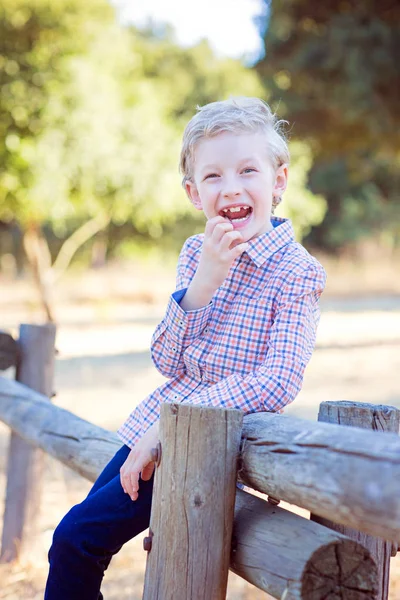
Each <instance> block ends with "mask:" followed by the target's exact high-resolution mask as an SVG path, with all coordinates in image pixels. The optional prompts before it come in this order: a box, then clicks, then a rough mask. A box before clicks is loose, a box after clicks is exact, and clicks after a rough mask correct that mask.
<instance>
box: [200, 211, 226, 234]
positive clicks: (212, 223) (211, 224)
mask: <svg viewBox="0 0 400 600" xmlns="http://www.w3.org/2000/svg"><path fill="white" fill-rule="evenodd" d="M221 223H229V224H230V222H229V221H228V220H227V219H225V218H224V217H221V215H218V216H216V217H213V218H212V219H209V220H208V221H207V223H206V227H205V230H204V234H205V236H206V237H210V236H211V235H212V233H213V231H214V229H215V227H216V226H217V225H218V224H221Z"/></svg>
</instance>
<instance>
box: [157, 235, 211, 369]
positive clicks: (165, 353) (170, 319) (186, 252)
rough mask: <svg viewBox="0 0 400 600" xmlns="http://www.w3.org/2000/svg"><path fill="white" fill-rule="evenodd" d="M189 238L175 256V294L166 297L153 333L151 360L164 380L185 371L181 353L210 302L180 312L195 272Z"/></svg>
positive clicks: (203, 319)
mask: <svg viewBox="0 0 400 600" xmlns="http://www.w3.org/2000/svg"><path fill="white" fill-rule="evenodd" d="M192 246H193V238H189V239H188V240H186V242H185V244H184V246H183V248H182V250H181V253H180V255H179V260H178V267H177V276H176V291H175V292H174V293H173V294H172V295H171V296H170V298H169V301H168V305H167V310H166V312H165V316H164V318H163V320H162V321H161V323H159V324H158V326H157V327H156V330H155V331H154V334H153V337H152V341H151V357H152V360H153V363H154V365H155V366H156V368H157V369H158V371H160V373H161V374H162V375H164V376H165V377H175V376H177V375H181V374H182V373H184V371H185V365H184V361H183V353H184V351H185V350H186V348H187V347H188V346H190V345H191V344H192V343H193V342H194V341H195V340H196V339H197V338H198V337H199V336H200V335H201V334H202V333H203V331H204V329H205V327H206V325H207V323H208V321H209V319H210V314H211V307H212V303H211V302H210V303H209V304H208V305H207V306H204V307H202V308H199V309H196V310H190V311H184V310H183V308H182V307H181V306H180V301H181V300H182V298H183V296H184V295H185V293H186V290H187V287H188V286H189V283H190V282H191V280H192V279H193V276H194V274H195V272H196V268H197V264H196V259H195V256H194V254H195V253H194V249H193V247H192Z"/></svg>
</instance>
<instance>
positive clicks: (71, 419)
mask: <svg viewBox="0 0 400 600" xmlns="http://www.w3.org/2000/svg"><path fill="white" fill-rule="evenodd" d="M0 420H1V421H3V422H4V423H6V425H8V426H9V427H11V429H13V430H14V431H16V432H17V433H18V434H19V435H20V436H21V437H23V438H24V439H25V440H26V441H27V442H30V443H31V444H33V445H34V446H37V447H38V448H41V449H42V450H44V451H45V452H47V453H48V454H50V455H51V456H53V457H54V458H56V459H57V460H59V461H60V462H62V463H64V464H65V465H66V466H67V467H70V468H71V469H73V470H74V471H76V472H77V473H79V474H80V475H82V477H85V478H86V479H89V480H90V481H95V480H96V479H97V477H98V476H99V475H100V473H101V471H102V469H103V468H104V467H105V465H106V464H107V463H108V462H109V461H110V460H111V458H112V457H113V456H114V454H115V453H116V452H117V450H118V449H119V448H120V447H121V446H122V442H121V441H120V440H119V439H118V437H117V436H116V434H115V433H112V432H111V431H107V430H106V429H103V428H102V427H98V426H97V425H93V424H92V423H89V422H88V421H85V420H84V419H81V418H80V417H77V416H76V415H74V414H72V413H71V412H69V411H68V410H65V409H63V408H59V407H58V406H54V404H51V403H50V402H49V401H48V398H46V397H45V396H43V395H42V394H39V393H37V392H35V391H34V390H32V389H30V388H28V387H26V386H25V385H22V384H20V383H17V382H16V381H11V380H9V379H5V378H4V377H0Z"/></svg>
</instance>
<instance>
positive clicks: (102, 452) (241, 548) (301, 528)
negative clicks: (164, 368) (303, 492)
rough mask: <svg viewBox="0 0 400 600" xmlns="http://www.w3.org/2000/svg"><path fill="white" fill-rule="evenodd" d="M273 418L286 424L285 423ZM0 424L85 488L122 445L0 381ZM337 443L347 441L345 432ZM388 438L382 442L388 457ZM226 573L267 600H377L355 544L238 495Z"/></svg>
mask: <svg viewBox="0 0 400 600" xmlns="http://www.w3.org/2000/svg"><path fill="white" fill-rule="evenodd" d="M187 408H188V406H187V405H176V412H179V411H183V410H186V409H187ZM196 408H197V410H201V408H200V407H191V409H192V410H196ZM214 410H216V411H217V410H219V409H214ZM221 410H222V409H221ZM260 416H262V417H266V423H267V428H269V429H271V432H273V430H274V427H275V426H274V427H270V423H272V421H271V420H270V419H269V417H270V416H271V415H269V414H263V415H260ZM272 416H273V415H272ZM278 418H279V419H280V420H285V421H286V420H291V418H289V417H281V416H278ZM0 419H1V420H2V421H3V422H5V423H6V424H7V425H9V426H10V427H11V428H12V429H13V430H14V431H16V432H17V433H18V434H19V435H21V437H23V438H24V439H25V440H26V441H28V442H30V443H32V444H33V445H34V446H37V447H40V448H42V449H43V450H45V451H46V452H47V453H49V454H51V455H52V456H53V457H55V458H56V459H58V460H60V461H61V462H62V463H64V464H65V465H67V466H69V467H70V468H72V469H73V470H74V471H76V472H77V473H79V474H80V475H82V476H83V477H85V478H87V479H89V480H91V481H94V480H95V479H96V478H97V476H98V475H99V473H100V472H101V470H102V468H103V467H104V466H105V464H106V463H107V462H108V461H109V460H110V459H111V458H112V457H113V455H114V454H115V452H116V450H117V449H118V448H119V447H120V445H121V442H120V441H119V439H118V438H117V436H116V435H115V434H114V433H112V432H109V431H107V430H105V429H103V428H101V427H98V426H96V425H93V424H91V423H89V422H87V421H85V420H84V419H81V418H79V417H77V416H76V415H74V414H72V413H70V412H69V411H67V410H65V409H62V408H58V407H56V406H54V405H52V404H50V403H49V402H48V399H47V398H46V397H45V396H42V395H41V394H39V393H37V392H34V391H33V390H31V389H30V388H28V387H26V386H24V385H22V384H19V383H18V382H15V381H11V380H8V379H4V378H0ZM298 421H301V420H298V419H296V423H297V422H298ZM303 424H304V425H307V424H308V422H307V421H304V423H303ZM316 425H318V424H316ZM258 429H259V427H258V425H257V424H255V421H254V416H253V415H251V416H246V417H244V425H243V432H242V444H243V449H242V458H241V470H240V476H241V478H242V481H244V482H246V483H250V481H252V482H253V480H255V476H254V470H251V469H250V470H249V471H248V472H247V470H246V469H247V468H246V464H247V463H246V461H248V460H250V459H249V456H250V455H249V454H248V453H249V451H250V446H251V444H252V445H253V448H255V447H257V445H258V442H259V446H260V447H262V446H264V445H265V439H266V438H265V432H266V431H265V428H264V427H263V426H261V429H260V432H259V434H256V433H255V432H256V431H258ZM344 435H345V437H346V431H345V432H344ZM382 435H386V434H382ZM257 436H258V437H257ZM372 436H373V437H374V436H375V434H372ZM391 437H392V436H389V438H390V439H389V440H388V442H389V447H390V448H391V452H392V453H393V452H394V451H395V450H394V445H393V440H392V439H391ZM393 437H395V436H393ZM266 446H267V447H268V444H266ZM396 447H397V446H396ZM399 449H400V448H399ZM246 453H247V457H246ZM273 454H274V453H273ZM278 454H279V453H278ZM283 454H285V452H284V453H283ZM258 458H259V457H258ZM181 460H182V470H183V468H184V463H185V461H186V457H185V456H184V455H183V456H182V457H181ZM161 463H162V460H161ZM269 468H270V465H266V466H265V473H264V476H261V475H260V473H258V475H257V477H258V478H259V479H260V481H262V480H267V481H269V479H270V478H271V474H269V475H268V474H267V471H268V469H269ZM255 472H256V473H257V472H258V471H257V470H256V471H255ZM267 475H268V476H267ZM156 477H157V473H156ZM276 477H279V473H277V475H276ZM272 480H273V481H274V477H272ZM257 487H258V488H261V487H263V488H264V491H266V493H268V494H270V495H271V494H272V493H274V494H275V496H276V491H277V490H278V488H277V487H276V484H275V487H274V486H273V485H266V484H262V483H261V484H260V483H259V482H258V479H257V486H255V488H257ZM260 491H263V490H260ZM186 502H189V500H188V499H187V500H186ZM271 502H272V499H271ZM230 569H231V570H232V571H234V572H235V573H237V574H238V575H240V576H241V577H243V578H244V579H246V580H247V581H249V582H250V583H252V584H254V585H255V586H256V587H258V588H259V589H262V590H264V591H265V592H267V593H269V594H271V595H272V596H273V597H274V598H285V600H309V598H310V597H311V595H310V594H311V593H312V590H315V589H318V590H319V592H318V594H319V595H315V594H313V596H312V597H315V598H316V599H319V598H321V599H322V598H324V597H326V596H327V594H328V595H329V594H330V593H331V592H332V593H333V592H334V590H337V589H340V590H342V592H343V594H347V595H344V596H343V597H345V598H349V599H350V598H352V594H353V592H354V590H355V589H356V587H357V586H361V588H360V587H358V588H357V589H362V594H363V598H364V600H374V599H375V598H376V591H377V574H376V573H377V571H376V565H375V563H374V561H373V560H372V558H371V556H370V554H369V552H368V550H366V549H365V548H364V547H363V546H362V545H361V544H359V543H357V542H354V541H352V540H350V539H349V538H347V537H346V536H344V535H342V534H340V533H338V532H335V531H331V530H329V529H327V528H326V527H323V526H321V525H319V524H317V523H314V522H312V521H309V520H308V519H305V518H303V517H300V516H298V515H296V514H293V513H291V512H289V511H286V510H284V509H282V508H280V507H277V506H276V505H274V504H272V503H270V502H266V501H265V500H263V499H261V498H257V497H255V496H253V495H252V494H249V493H247V492H245V491H242V490H237V492H236V500H235V509H234V521H233V538H232V547H231V553H230ZM349 594H350V595H349ZM149 597H151V596H149ZM355 597H356V596H354V598H355ZM172 598H174V600H179V599H178V596H177V595H176V592H173V593H172V595H171V599H172ZM185 600H186V599H185Z"/></svg>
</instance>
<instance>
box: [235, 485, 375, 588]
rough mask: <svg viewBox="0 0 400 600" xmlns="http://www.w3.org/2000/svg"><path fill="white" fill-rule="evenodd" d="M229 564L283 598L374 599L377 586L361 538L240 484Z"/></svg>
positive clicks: (249, 579)
mask: <svg viewBox="0 0 400 600" xmlns="http://www.w3.org/2000/svg"><path fill="white" fill-rule="evenodd" d="M231 569H232V571H234V572H235V573H236V574H237V575H240V577H243V579H246V580H247V581H249V582H250V583H252V584H253V585H255V586H256V587H258V588H259V589H261V590H264V591H265V592H267V593H268V594H270V595H271V596H272V597H273V598H279V599H281V598H285V600H323V599H326V598H332V599H333V598H339V597H340V598H346V600H359V599H360V598H362V599H363V600H375V597H376V592H377V587H378V586H377V568H376V565H375V563H374V561H373V560H372V558H371V556H370V553H369V552H368V550H366V549H365V548H364V547H363V546H362V545H361V544H359V543H357V542H354V541H352V540H350V539H348V538H346V537H344V536H343V535H341V534H338V533H336V532H333V531H331V530H330V529H327V528H326V527H322V526H320V525H318V524H316V523H313V522H312V521H309V520H308V519H304V518H303V517H300V516H299V515H296V514H294V513H292V512H289V511H287V510H284V509H283V508H280V507H278V506H273V505H272V504H270V503H269V502H266V501H265V500H262V499H261V498H258V497H256V496H253V495H251V494H248V493H246V492H244V491H242V490H237V492H236V504H235V519H234V525H233V538H232V554H231ZM338 590H340V596H336V593H337V592H338Z"/></svg>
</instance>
